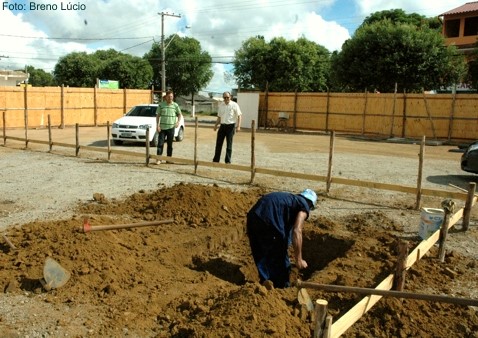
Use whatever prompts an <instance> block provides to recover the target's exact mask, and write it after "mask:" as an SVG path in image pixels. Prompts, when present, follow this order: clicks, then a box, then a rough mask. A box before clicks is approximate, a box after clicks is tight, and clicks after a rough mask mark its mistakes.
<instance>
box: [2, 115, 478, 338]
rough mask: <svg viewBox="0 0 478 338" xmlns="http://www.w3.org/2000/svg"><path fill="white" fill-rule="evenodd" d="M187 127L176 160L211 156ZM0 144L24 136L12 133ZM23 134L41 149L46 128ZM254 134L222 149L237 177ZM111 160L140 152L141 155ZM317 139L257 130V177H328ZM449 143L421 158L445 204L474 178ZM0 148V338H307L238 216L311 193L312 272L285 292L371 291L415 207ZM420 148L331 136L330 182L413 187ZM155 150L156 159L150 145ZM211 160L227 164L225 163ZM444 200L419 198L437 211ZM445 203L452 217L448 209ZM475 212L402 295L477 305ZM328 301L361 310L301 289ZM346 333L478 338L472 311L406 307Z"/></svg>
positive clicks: (396, 200)
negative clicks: (268, 283)
mask: <svg viewBox="0 0 478 338" xmlns="http://www.w3.org/2000/svg"><path fill="white" fill-rule="evenodd" d="M197 133H198V134H197V136H195V130H194V126H193V125H192V124H190V123H189V124H188V125H187V130H186V133H185V139H184V141H182V142H175V143H174V156H175V157H176V156H177V157H179V158H187V159H192V158H193V154H194V149H195V146H194V140H195V138H197V140H198V144H197V147H196V149H197V156H198V160H200V161H210V160H212V157H213V153H214V143H215V136H216V134H215V133H214V131H213V129H212V126H211V125H210V124H209V125H208V124H206V125H203V126H200V127H199V128H198V129H197ZM7 135H9V136H15V137H24V136H25V132H24V131H23V130H7ZM52 136H53V141H54V142H62V143H70V144H75V129H74V128H65V129H58V128H55V129H54V130H53V131H52ZM28 138H30V139H40V140H48V132H47V131H46V130H45V129H37V130H29V132H28ZM79 140H80V144H81V145H85V146H96V147H102V148H106V146H107V135H106V127H85V128H80V135H79ZM250 144H251V133H250V130H247V129H243V130H242V131H241V132H239V133H237V134H236V136H235V139H234V150H233V163H234V164H243V165H249V164H250V161H251V145H250ZM114 149H122V150H128V151H134V152H138V153H144V150H145V147H144V145H140V144H125V145H123V146H121V147H117V146H115V147H114ZM329 149H330V137H329V136H328V135H325V134H307V133H299V134H290V133H279V132H275V131H269V132H263V131H260V132H258V133H257V134H256V137H255V156H256V166H258V167H263V168H271V169H276V170H284V171H293V172H299V173H306V174H317V175H324V176H325V175H326V174H327V169H328V161H329ZM457 149H458V148H457V147H456V146H446V145H439V146H427V147H426V149H425V162H424V168H423V183H422V184H423V187H425V188H430V189H440V190H449V191H454V192H456V191H457V190H456V188H454V187H452V186H450V185H449V184H450V183H451V184H453V185H455V186H458V187H461V188H464V189H467V188H468V184H469V182H476V176H475V175H472V174H469V173H465V172H463V171H461V170H460V166H459V158H460V156H461V153H459V152H458V151H457ZM48 150H49V149H48V145H45V144H36V143H32V142H31V143H29V145H28V149H25V142H20V141H15V140H7V146H0V171H1V177H2V184H1V185H0V230H1V232H2V234H3V235H5V236H6V238H7V239H8V240H9V241H10V242H11V244H12V245H13V246H15V248H12V247H11V246H10V245H9V244H8V243H7V242H6V241H4V240H2V238H0V251H1V252H0V266H1V268H0V281H1V283H2V291H3V293H2V294H1V296H0V333H1V334H0V335H1V336H2V337H229V338H232V337H311V335H312V332H313V323H312V322H311V317H310V314H309V313H308V312H307V311H306V309H305V308H304V306H301V304H300V303H299V302H298V299H297V289H296V288H294V287H291V288H287V289H271V290H269V289H267V288H265V287H263V286H261V285H260V284H259V283H258V277H257V272H256V269H255V266H254V264H253V261H252V257H251V254H250V249H249V246H248V241H247V236H246V235H245V233H244V226H245V216H246V213H247V211H248V210H249V208H250V207H251V206H252V205H253V204H254V202H255V201H256V200H257V199H258V198H259V196H260V195H261V194H264V193H266V192H270V191H278V190H281V191H290V192H294V193H298V192H300V191H301V190H302V189H304V188H312V189H314V190H315V191H317V192H318V193H319V201H318V207H317V209H316V210H314V211H313V212H312V213H311V215H310V218H309V220H308V221H307V223H306V226H305V229H304V249H303V251H304V258H305V260H306V261H307V262H308V264H309V267H308V268H307V269H306V270H303V271H297V270H296V269H295V268H294V269H293V274H292V280H295V279H301V280H304V281H310V282H317V283H324V284H336V285H343V286H356V287H375V286H376V285H377V283H379V282H380V281H381V280H383V278H385V277H386V276H388V275H389V274H390V273H393V272H394V270H395V263H396V260H397V252H396V247H397V242H398V240H400V239H401V240H406V241H408V243H409V247H410V250H411V249H412V248H413V247H415V246H416V245H417V244H418V243H419V242H420V240H421V239H420V238H419V236H418V227H419V224H420V210H416V208H415V202H416V196H415V195H412V194H406V193H397V192H391V191H385V190H378V189H368V188H359V187H351V186H345V185H338V184H335V185H334V184H333V185H332V187H331V190H330V193H329V194H325V192H324V191H325V183H324V182H313V181H307V180H301V179H292V178H287V177H282V176H281V177H277V176H272V175H256V177H255V178H254V182H253V184H250V180H251V174H250V173H249V172H245V171H237V170H231V169H228V168H222V167H221V168H218V167H206V166H202V167H201V166H200V167H198V168H197V173H196V174H194V166H192V165H184V164H161V165H154V164H150V165H149V166H146V165H145V160H144V158H141V157H132V156H127V155H115V154H113V156H112V157H111V159H110V160H109V161H108V160H107V154H106V153H104V152H94V151H90V150H88V151H82V150H81V149H80V153H79V156H75V149H74V148H65V147H59V146H56V147H54V148H53V150H52V151H51V152H49V151H48ZM419 150H420V145H419V144H418V143H413V142H407V143H406V144H402V143H388V142H386V141H385V140H371V139H365V138H356V137H347V136H345V135H338V136H337V138H336V142H335V147H334V158H333V175H334V176H337V177H343V178H350V179H355V180H367V181H374V182H382V183H392V184H399V185H405V186H416V184H417V175H418V153H419ZM153 153H155V152H154V149H153ZM223 156H224V155H223ZM442 200H443V198H438V197H431V196H423V199H422V203H421V204H422V206H423V207H429V208H440V206H441V202H442ZM455 203H456V207H457V208H461V207H463V205H464V201H463V200H455ZM477 217H478V213H477V211H476V210H473V211H472V217H471V223H470V228H469V230H468V231H467V232H463V231H462V230H461V221H460V222H458V223H457V225H456V226H455V227H454V228H452V229H450V232H449V234H448V238H447V242H446V249H447V250H446V258H445V262H443V263H441V262H440V261H439V259H438V258H437V257H438V255H437V251H438V248H437V247H436V246H434V247H433V248H432V249H431V250H430V252H429V253H428V254H427V255H425V257H424V258H423V259H421V260H420V261H418V262H417V263H416V264H415V265H414V266H413V267H412V268H411V269H409V270H408V271H407V274H406V283H405V290H404V291H409V292H416V293H426V294H436V295H448V296H454V297H463V298H473V299H477V298H478V291H477V290H478V285H477V284H478V263H477V258H478V227H477ZM85 219H88V222H89V223H90V224H91V226H99V225H112V224H131V223H136V222H144V221H153V220H164V219H173V220H174V221H173V222H172V223H168V224H162V225H157V226H146V227H140V228H133V229H119V230H105V231H94V232H90V233H83V232H82V231H81V230H82V229H83V224H84V220H85ZM47 257H51V258H53V259H55V260H56V261H57V262H58V263H59V264H60V265H61V266H62V267H64V268H65V269H66V270H68V271H69V272H70V273H71V277H70V279H69V280H68V282H67V283H66V285H64V286H62V287H60V288H58V289H53V290H51V291H45V289H44V288H43V287H42V284H41V282H40V280H41V278H42V277H43V266H44V263H45V259H46V258H47ZM308 292H309V294H310V296H311V297H312V299H314V300H315V299H326V300H327V301H328V303H329V310H328V312H329V314H331V315H332V316H333V318H334V321H335V320H337V319H338V318H340V317H341V316H342V315H343V314H344V313H346V312H347V311H348V310H349V309H350V308H351V307H352V306H353V305H354V304H356V303H357V302H358V301H359V300H360V299H362V298H363V296H361V295H357V294H353V293H330V292H322V291H316V290H308ZM343 336H344V337H392V336H393V337H474V338H476V337H478V312H477V308H475V307H469V306H462V305H454V304H448V303H438V302H428V301H421V300H411V299H396V298H389V297H385V298H382V299H381V300H380V301H379V302H378V303H377V304H376V305H375V306H374V307H373V308H372V309H371V310H370V311H369V312H367V313H366V314H364V315H363V316H362V317H361V319H360V320H359V321H358V322H356V323H355V324H354V325H352V326H351V328H350V329H348V330H347V331H346V333H345V334H344V335H343Z"/></svg>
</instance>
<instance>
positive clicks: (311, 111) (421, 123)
mask: <svg viewBox="0 0 478 338" xmlns="http://www.w3.org/2000/svg"><path fill="white" fill-rule="evenodd" d="M280 115H281V116H286V120H287V127H288V128H289V129H291V130H296V129H301V130H313V131H325V132H329V131H336V132H342V133H350V134H359V135H366V136H367V135H368V136H382V137H398V138H416V139H421V138H422V137H423V136H426V137H427V139H428V140H430V139H431V140H447V141H452V140H454V141H461V140H475V139H476V138H477V135H478V133H477V132H478V95H477V94H393V93H391V94H384V93H360V94H351V93H267V92H266V93H261V94H260V107H259V119H258V125H259V127H266V126H267V125H268V124H269V125H270V124H272V125H276V124H277V121H279V116H280Z"/></svg>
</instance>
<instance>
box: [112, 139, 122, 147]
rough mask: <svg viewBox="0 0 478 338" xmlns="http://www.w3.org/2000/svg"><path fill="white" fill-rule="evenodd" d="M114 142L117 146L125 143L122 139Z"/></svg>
mask: <svg viewBox="0 0 478 338" xmlns="http://www.w3.org/2000/svg"><path fill="white" fill-rule="evenodd" d="M113 144H114V145H115V146H120V145H122V144H123V141H121V140H113Z"/></svg>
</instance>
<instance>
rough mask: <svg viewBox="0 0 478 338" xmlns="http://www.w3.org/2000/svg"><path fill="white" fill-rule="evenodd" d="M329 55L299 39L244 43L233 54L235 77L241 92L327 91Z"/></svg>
mask: <svg viewBox="0 0 478 338" xmlns="http://www.w3.org/2000/svg"><path fill="white" fill-rule="evenodd" d="M328 74H329V51H328V50H327V49H326V48H325V47H323V46H320V45H318V44H316V43H314V42H312V41H309V40H307V39H305V38H300V39H298V40H297V41H287V40H285V39H284V38H281V37H280V38H273V39H272V40H271V41H270V42H269V43H267V42H266V41H265V40H264V37H262V36H258V37H253V38H250V39H248V40H246V41H245V42H244V43H243V44H242V46H241V48H240V49H239V50H237V51H236V53H235V58H234V75H235V77H236V79H237V82H238V84H239V86H240V87H241V88H251V89H252V88H256V89H260V90H265V88H266V86H268V88H269V90H271V91H295V90H298V91H321V90H326V89H327V81H328Z"/></svg>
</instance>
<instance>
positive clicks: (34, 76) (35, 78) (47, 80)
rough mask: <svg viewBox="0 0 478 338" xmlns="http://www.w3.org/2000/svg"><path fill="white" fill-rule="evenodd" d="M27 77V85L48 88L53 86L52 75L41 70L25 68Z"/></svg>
mask: <svg viewBox="0 0 478 338" xmlns="http://www.w3.org/2000/svg"><path fill="white" fill-rule="evenodd" d="M26 68H27V72H28V75H29V78H28V83H29V84H31V85H32V86H34V87H49V86H54V85H55V80H54V78H53V75H52V74H50V73H47V72H45V71H44V70H43V69H35V67H33V66H27V67H26Z"/></svg>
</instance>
